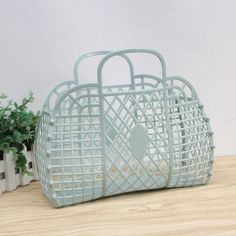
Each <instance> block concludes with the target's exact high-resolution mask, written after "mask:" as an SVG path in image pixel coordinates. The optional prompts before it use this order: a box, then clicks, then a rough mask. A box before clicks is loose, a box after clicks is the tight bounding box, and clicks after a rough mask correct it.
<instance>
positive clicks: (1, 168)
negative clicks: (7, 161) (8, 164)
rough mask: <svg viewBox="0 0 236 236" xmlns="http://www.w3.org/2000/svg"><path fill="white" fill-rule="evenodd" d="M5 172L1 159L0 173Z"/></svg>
mask: <svg viewBox="0 0 236 236" xmlns="http://www.w3.org/2000/svg"><path fill="white" fill-rule="evenodd" d="M3 172H5V170H4V164H3V161H0V173H3Z"/></svg>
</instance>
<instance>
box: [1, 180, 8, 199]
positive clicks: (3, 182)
mask: <svg viewBox="0 0 236 236" xmlns="http://www.w3.org/2000/svg"><path fill="white" fill-rule="evenodd" d="M6 191H7V189H6V179H1V180H0V195H1V194H2V193H4V192H6Z"/></svg>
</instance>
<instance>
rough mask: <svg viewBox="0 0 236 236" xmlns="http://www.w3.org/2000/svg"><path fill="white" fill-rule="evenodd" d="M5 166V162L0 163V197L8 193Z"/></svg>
mask: <svg viewBox="0 0 236 236" xmlns="http://www.w3.org/2000/svg"><path fill="white" fill-rule="evenodd" d="M4 172H5V170H4V164H3V161H0V195H1V194H2V193H4V192H6V181H5V178H3V176H4V175H5V173H4Z"/></svg>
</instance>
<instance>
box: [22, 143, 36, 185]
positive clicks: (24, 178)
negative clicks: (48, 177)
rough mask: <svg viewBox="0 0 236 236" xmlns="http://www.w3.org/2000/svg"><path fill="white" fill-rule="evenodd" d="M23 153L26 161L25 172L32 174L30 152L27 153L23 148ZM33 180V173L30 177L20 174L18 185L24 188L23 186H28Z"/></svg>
mask: <svg viewBox="0 0 236 236" xmlns="http://www.w3.org/2000/svg"><path fill="white" fill-rule="evenodd" d="M23 153H24V155H25V157H26V160H27V163H26V167H27V171H29V172H30V173H32V170H33V168H32V167H33V166H32V160H31V151H27V149H26V147H25V148H24V150H23ZM33 179H34V177H33V173H32V175H28V174H24V175H23V174H20V185H21V186H25V185H27V184H29V183H30V182H31V181H32V180H33Z"/></svg>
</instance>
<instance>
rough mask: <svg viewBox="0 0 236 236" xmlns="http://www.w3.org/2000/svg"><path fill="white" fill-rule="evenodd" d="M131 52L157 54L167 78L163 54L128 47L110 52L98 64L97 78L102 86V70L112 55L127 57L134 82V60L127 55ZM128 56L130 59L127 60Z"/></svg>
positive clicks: (164, 76) (132, 82)
mask: <svg viewBox="0 0 236 236" xmlns="http://www.w3.org/2000/svg"><path fill="white" fill-rule="evenodd" d="M130 53H147V54H152V55H154V56H156V57H157V58H158V59H159V60H160V62H161V67H162V78H163V80H164V81H165V79H166V64H165V60H164V58H163V57H162V55H161V54H160V53H158V52H156V51H154V50H151V49H127V50H121V51H116V52H112V53H110V54H108V55H107V56H105V57H104V58H103V59H102V60H101V62H100V63H99V65H98V69H97V80H98V84H99V85H100V86H102V70H103V67H104V65H105V63H106V62H107V61H108V60H109V59H110V58H112V57H115V56H121V57H123V58H125V59H126V61H127V62H128V64H129V68H130V76H131V84H132V85H133V84H134V70H133V65H132V62H131V61H130V59H129V58H128V57H127V55H126V54H130ZM127 58H128V60H127Z"/></svg>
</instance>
